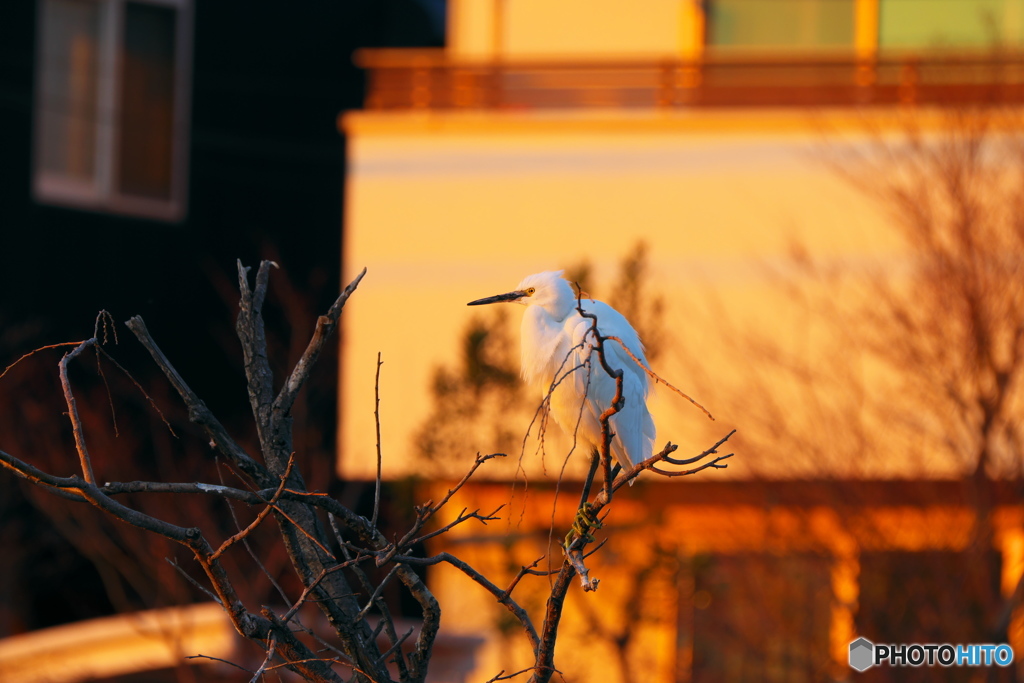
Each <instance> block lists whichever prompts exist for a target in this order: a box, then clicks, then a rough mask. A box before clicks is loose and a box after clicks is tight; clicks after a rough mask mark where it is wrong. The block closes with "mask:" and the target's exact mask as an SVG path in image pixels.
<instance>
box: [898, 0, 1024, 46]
mask: <svg viewBox="0 0 1024 683" xmlns="http://www.w3.org/2000/svg"><path fill="white" fill-rule="evenodd" d="M878 23H879V27H878V44H879V47H881V48H883V49H884V48H905V49H907V48H931V49H943V48H948V49H957V48H960V49H962V48H981V49H986V48H994V47H996V46H1003V47H1020V46H1021V44H1022V36H1024V33H1022V27H1024V0H880V4H879V22H878Z"/></svg>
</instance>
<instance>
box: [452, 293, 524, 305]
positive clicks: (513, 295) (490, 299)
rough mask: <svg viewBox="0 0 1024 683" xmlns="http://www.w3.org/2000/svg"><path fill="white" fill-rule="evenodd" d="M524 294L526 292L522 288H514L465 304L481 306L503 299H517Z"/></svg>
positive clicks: (499, 301)
mask: <svg viewBox="0 0 1024 683" xmlns="http://www.w3.org/2000/svg"><path fill="white" fill-rule="evenodd" d="M524 296H526V292H524V291H522V290H516V291H514V292H508V293H507V294H495V295H494V296H485V297H484V298H483V299H477V300H476V301H470V302H469V303H468V304H466V305H467V306H483V305H484V304H497V303H501V302H503V301H518V300H519V299H522V298H523V297H524Z"/></svg>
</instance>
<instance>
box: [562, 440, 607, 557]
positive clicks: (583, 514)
mask: <svg viewBox="0 0 1024 683" xmlns="http://www.w3.org/2000/svg"><path fill="white" fill-rule="evenodd" d="M600 464H601V455H600V454H599V453H598V452H597V451H596V450H594V451H593V452H592V454H591V456H590V472H588V473H587V479H586V481H584V483H583V494H582V495H581V496H580V507H579V510H578V511H577V512H576V518H575V519H573V522H572V528H571V529H569V533H568V534H566V535H565V547H566V549H568V548H569V546H570V545H571V544H572V541H573V536H579V537H582V538H583V539H584V540H585V541H587V543H590V542H592V541H593V540H594V535H593V534H591V533H590V531H589V529H600V528H601V521H600V520H599V519H597V517H595V516H593V515H591V514H590V508H591V504H590V501H589V500H588V499H589V498H590V487H591V486H593V484H594V476H595V475H596V474H597V467H598V465H600Z"/></svg>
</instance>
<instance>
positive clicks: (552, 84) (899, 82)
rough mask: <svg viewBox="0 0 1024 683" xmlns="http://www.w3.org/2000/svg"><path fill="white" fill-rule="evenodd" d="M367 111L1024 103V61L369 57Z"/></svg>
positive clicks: (364, 63)
mask: <svg viewBox="0 0 1024 683" xmlns="http://www.w3.org/2000/svg"><path fill="white" fill-rule="evenodd" d="M356 63H357V64H358V65H359V66H361V67H363V68H364V69H366V70H367V73H368V89H367V96H366V108H367V109H374V110H403V109H404V110H408V109H443V110H450V109H503V110H535V109H574V108H600V107H608V108H634V109H653V108H667V109H671V108H686V107H747V106H750V107H764V106H790V107H795V106H805V107H816V106H820V107H831V106H857V105H891V104H898V103H904V104H913V103H917V104H957V103H961V104H963V103H997V102H999V103H1021V102H1024V54H1012V55H1000V56H991V55H989V56H948V55H947V56H927V57H924V56H903V57H892V58H879V59H873V60H858V59H854V58H849V57H844V58H839V57H836V58H831V57H810V58H794V57H789V58H777V57H766V58H758V59H751V58H747V59H738V58H724V57H719V58H705V59H702V60H700V61H682V60H673V59H666V60H661V61H624V60H623V61H611V60H608V61H575V62H572V61H489V62H463V61H453V60H451V59H449V58H448V57H447V56H446V54H445V52H444V51H443V50H413V49H391V50H362V51H359V52H357V53H356Z"/></svg>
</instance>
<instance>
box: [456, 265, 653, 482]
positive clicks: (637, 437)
mask: <svg viewBox="0 0 1024 683" xmlns="http://www.w3.org/2000/svg"><path fill="white" fill-rule="evenodd" d="M503 301H504V302H514V303H518V304H522V305H524V306H526V312H525V313H524V314H523V323H522V332H521V345H522V374H523V379H525V380H526V382H527V383H528V384H530V385H532V386H534V387H537V388H539V389H540V391H541V395H542V396H545V397H546V396H548V394H549V392H550V396H551V401H550V406H551V413H552V415H553V416H554V418H555V422H557V423H558V425H559V426H560V427H561V428H562V429H563V430H565V431H566V432H567V433H568V434H569V435H570V436H574V438H575V439H576V440H577V441H578V442H582V443H583V444H584V445H589V446H590V447H591V448H592V449H594V451H595V460H594V465H593V466H592V468H591V474H590V477H588V482H587V485H586V487H585V492H584V500H585V497H586V495H587V493H586V490H587V489H589V483H590V478H592V477H593V474H594V468H595V467H596V464H597V460H596V453H599V452H600V450H601V444H602V434H601V423H600V417H601V414H602V413H603V412H604V411H605V410H607V409H608V407H609V406H610V405H611V403H612V401H613V400H614V398H615V389H616V387H615V380H614V378H612V377H611V376H609V375H608V373H607V372H606V371H605V370H604V368H603V367H602V366H601V363H600V361H599V359H598V354H597V351H596V349H595V344H596V339H595V338H594V333H593V324H594V321H593V320H591V319H590V318H587V317H584V316H582V315H580V312H579V311H578V310H577V299H576V296H575V294H574V292H573V289H572V287H571V286H570V285H569V283H568V282H567V281H566V280H565V279H563V278H562V271H549V272H544V273H537V274H536V275H530V276H528V277H526V278H523V281H522V282H520V283H519V286H518V287H516V289H515V290H513V291H511V292H508V293H507V294H497V295H495V296H489V297H486V298H483V299H477V300H476V301H471V302H469V304H468V305H470V306H479V305H481V304H492V303H498V302H503ZM579 303H580V307H581V308H582V309H583V310H584V311H585V312H586V313H589V314H592V315H594V316H596V318H597V329H598V332H599V333H600V335H601V336H602V337H617V338H618V339H620V340H621V341H622V343H623V344H625V346H626V348H627V349H629V352H630V353H632V355H633V356H634V357H635V358H636V359H637V360H633V358H630V356H629V354H627V353H626V352H625V351H624V350H623V349H622V347H621V346H620V345H619V343H618V342H617V341H614V340H609V341H607V342H606V343H605V344H604V353H605V359H606V360H607V362H608V365H609V366H610V367H611V368H612V369H613V370H616V369H621V370H622V396H623V398H624V399H625V401H624V404H623V406H622V409H621V410H620V411H619V412H618V413H616V414H614V415H612V417H611V419H610V421H609V422H610V427H611V431H612V432H613V433H614V436H613V438H612V441H611V452H612V454H613V455H614V456H615V458H616V460H618V461H619V464H620V465H622V467H623V468H624V469H629V468H630V467H631V466H632V465H633V464H634V463H636V462H639V461H641V460H645V459H646V458H649V457H650V456H651V453H652V451H653V447H654V420H652V419H651V414H650V412H649V411H648V410H647V394H648V391H649V389H650V382H649V379H648V376H647V373H646V371H645V368H642V367H640V366H639V365H638V364H637V361H639V362H641V363H643V364H644V366H645V367H646V366H647V358H646V357H645V356H644V348H643V344H642V343H641V342H640V337H639V335H637V333H636V330H634V329H633V327H632V326H631V325H630V324H629V322H628V321H627V320H626V318H625V317H623V315H622V314H621V313H619V312H618V311H616V310H615V309H614V308H612V307H611V306H609V305H608V304H606V303H604V302H601V301H595V300H593V299H581V300H580V302H579ZM630 483H631V484H632V481H631V482H630Z"/></svg>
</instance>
